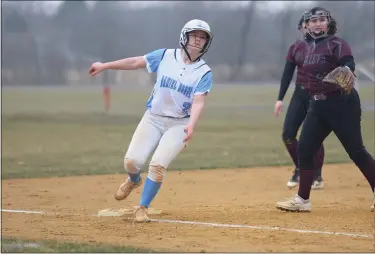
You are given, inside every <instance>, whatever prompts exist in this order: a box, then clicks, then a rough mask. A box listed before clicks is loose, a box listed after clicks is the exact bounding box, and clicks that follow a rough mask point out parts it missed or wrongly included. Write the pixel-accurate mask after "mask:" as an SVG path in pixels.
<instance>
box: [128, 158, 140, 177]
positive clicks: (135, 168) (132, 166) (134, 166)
mask: <svg viewBox="0 0 375 254" xmlns="http://www.w3.org/2000/svg"><path fill="white" fill-rule="evenodd" d="M124 167H125V170H126V171H127V172H128V173H131V174H137V173H138V172H139V171H140V170H141V167H142V166H141V165H140V163H137V161H136V160H134V159H130V158H126V157H125V158H124Z"/></svg>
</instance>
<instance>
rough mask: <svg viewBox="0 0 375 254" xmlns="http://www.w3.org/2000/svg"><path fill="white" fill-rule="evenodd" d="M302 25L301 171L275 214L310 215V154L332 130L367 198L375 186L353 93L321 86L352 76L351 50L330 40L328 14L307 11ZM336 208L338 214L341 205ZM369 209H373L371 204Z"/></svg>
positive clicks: (374, 170)
mask: <svg viewBox="0 0 375 254" xmlns="http://www.w3.org/2000/svg"><path fill="white" fill-rule="evenodd" d="M305 22H306V28H307V29H308V36H311V38H312V39H313V42H311V43H310V45H309V47H308V48H307V51H306V55H305V60H304V63H303V68H304V71H305V72H306V73H307V83H306V89H307V90H308V91H309V93H310V94H311V96H312V100H311V103H310V108H309V111H308V113H307V116H306V119H305V121H304V124H303V127H302V132H301V136H300V140H299V143H298V147H297V154H298V160H299V166H300V183H299V189H298V194H297V195H295V196H293V197H291V198H289V199H288V200H286V201H281V202H277V203H276V207H277V208H278V209H281V210H286V211H311V202H310V191H311V184H312V182H313V180H314V168H315V167H314V155H315V153H316V151H317V150H318V149H319V147H320V146H321V144H322V143H323V141H324V140H325V139H326V137H327V136H328V135H329V134H330V133H331V132H332V131H333V132H334V134H335V135H336V136H337V138H338V139H339V140H340V142H341V144H342V145H343V146H344V148H345V151H346V152H347V154H348V155H349V157H350V159H351V160H352V161H353V162H354V163H355V164H356V166H357V167H358V168H359V169H360V171H361V172H362V174H363V175H364V177H365V178H366V180H367V181H368V183H369V186H370V187H371V193H372V195H371V196H370V195H369V197H371V198H372V197H373V190H374V187H375V160H374V158H373V157H372V156H371V155H370V154H369V153H368V152H367V150H366V148H365V146H364V144H363V140H362V131H361V102H360V98H359V95H358V92H357V91H356V89H354V88H353V90H352V91H351V93H349V94H346V93H345V92H344V91H343V90H342V89H341V88H340V87H339V86H338V85H333V84H328V83H325V82H323V81H322V80H323V78H324V77H325V76H326V75H327V74H328V73H329V72H331V71H333V70H334V69H335V68H338V67H340V66H347V67H348V68H350V69H351V70H352V71H353V72H354V71H355V62H354V57H353V54H352V51H351V49H350V46H349V45H348V43H347V42H346V41H345V40H344V39H342V38H339V37H337V36H335V33H336V30H337V29H336V22H335V21H334V19H332V17H331V14H330V12H329V11H327V10H325V9H323V8H320V7H315V8H312V9H311V10H310V11H309V12H308V13H307V15H305ZM338 173H339V172H338ZM340 207H341V209H342V208H343V207H345V206H340ZM371 210H372V211H373V210H374V202H372V206H371Z"/></svg>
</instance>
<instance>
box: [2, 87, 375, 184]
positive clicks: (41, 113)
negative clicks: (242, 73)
mask: <svg viewBox="0 0 375 254" xmlns="http://www.w3.org/2000/svg"><path fill="white" fill-rule="evenodd" d="M292 89H293V87H291V88H290V89H289V91H288V94H287V98H286V100H285V101H286V102H288V100H289V98H290V96H291V93H292ZM277 91H278V87H277V86H235V85H231V86H216V87H214V89H213V90H212V93H211V94H210V97H209V100H208V105H207V109H206V110H205V113H204V118H203V120H202V121H201V122H200V123H199V125H198V127H197V129H196V133H195V136H194V137H193V139H192V140H191V142H190V144H189V147H188V149H186V150H185V151H184V152H183V153H181V154H180V155H179V156H178V158H177V159H176V160H175V161H174V162H173V163H172V164H171V166H170V170H186V169H197V168H200V169H208V168H223V167H225V168H237V167H252V166H260V165H285V164H292V161H291V159H290V157H289V156H288V154H287V152H286V150H285V148H284V145H283V143H282V141H281V128H282V124H283V121H284V117H285V112H286V108H287V105H286V106H285V108H284V114H283V115H282V116H281V117H279V118H277V119H275V117H274V116H273V105H274V102H275V98H276V95H277ZM150 92H151V87H147V88H144V87H143V88H142V87H135V88H133V89H129V90H126V89H124V88H123V87H114V88H113V89H112V109H111V114H110V115H107V114H105V113H104V111H103V101H102V94H101V87H95V86H93V87H75V88H72V87H70V88H69V87H64V88H50V87H49V88H40V87H39V88H37V87H33V88H3V90H2V178H3V179H5V178H25V177H50V176H67V175H86V174H107V173H123V172H124V170H123V156H124V153H125V152H126V149H127V146H128V144H129V142H130V139H131V136H132V133H133V131H134V129H135V128H136V126H137V124H138V122H139V120H140V119H141V117H142V114H143V112H144V105H145V102H146V100H147V98H148V96H149V94H150ZM360 94H361V98H362V104H363V105H364V106H366V107H367V106H368V105H372V106H373V105H374V95H375V92H374V86H366V87H361V89H360ZM362 127H363V136H364V142H365V145H366V146H367V148H368V150H369V152H370V153H371V154H374V147H375V141H374V140H375V138H374V111H371V110H370V111H364V113H363V122H362ZM324 144H325V147H326V160H325V161H326V163H333V162H345V161H349V158H348V156H347V154H346V153H345V150H344V148H343V147H342V146H341V144H340V143H339V141H338V140H337V138H336V137H335V136H334V134H331V135H330V136H329V137H328V138H327V140H326V141H325V143H324ZM146 168H147V165H145V167H144V169H146Z"/></svg>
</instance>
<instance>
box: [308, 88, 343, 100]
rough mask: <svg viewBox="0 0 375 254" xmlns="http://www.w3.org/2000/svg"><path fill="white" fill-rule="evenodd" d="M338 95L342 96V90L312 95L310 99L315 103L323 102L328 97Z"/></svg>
mask: <svg viewBox="0 0 375 254" xmlns="http://www.w3.org/2000/svg"><path fill="white" fill-rule="evenodd" d="M339 94H342V90H341V89H339V90H335V91H331V92H327V93H321V94H313V95H312V96H311V97H312V98H313V100H315V101H325V100H327V99H328V98H329V97H332V96H335V95H339Z"/></svg>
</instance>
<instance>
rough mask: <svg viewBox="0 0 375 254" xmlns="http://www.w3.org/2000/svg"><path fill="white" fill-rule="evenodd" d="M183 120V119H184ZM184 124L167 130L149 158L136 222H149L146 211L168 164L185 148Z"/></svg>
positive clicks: (158, 187) (159, 185)
mask: <svg viewBox="0 0 375 254" xmlns="http://www.w3.org/2000/svg"><path fill="white" fill-rule="evenodd" d="M184 120H185V119H184ZM183 122H184V124H179V125H175V126H173V127H171V128H169V129H168V130H167V131H166V132H165V133H164V134H163V136H162V137H161V139H160V142H159V145H158V147H157V148H156V150H155V153H154V155H153V156H152V158H151V161H150V165H149V171H148V176H147V178H146V181H145V184H144V188H143V192H142V196H141V200H140V204H139V205H140V207H139V209H138V210H137V211H136V213H135V220H136V221H137V222H145V221H149V218H148V216H147V209H148V207H149V206H150V204H151V202H152V201H153V199H154V198H155V196H156V195H157V193H158V192H159V189H160V187H161V185H162V182H163V179H164V178H165V175H166V170H167V168H168V166H169V164H170V163H171V162H172V161H173V160H174V159H175V158H176V156H177V155H178V154H179V153H180V152H181V151H182V150H183V149H184V148H185V145H186V144H185V143H184V142H183V139H184V138H185V137H186V133H185V132H184V128H185V126H186V123H187V121H186V123H185V121H183Z"/></svg>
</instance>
